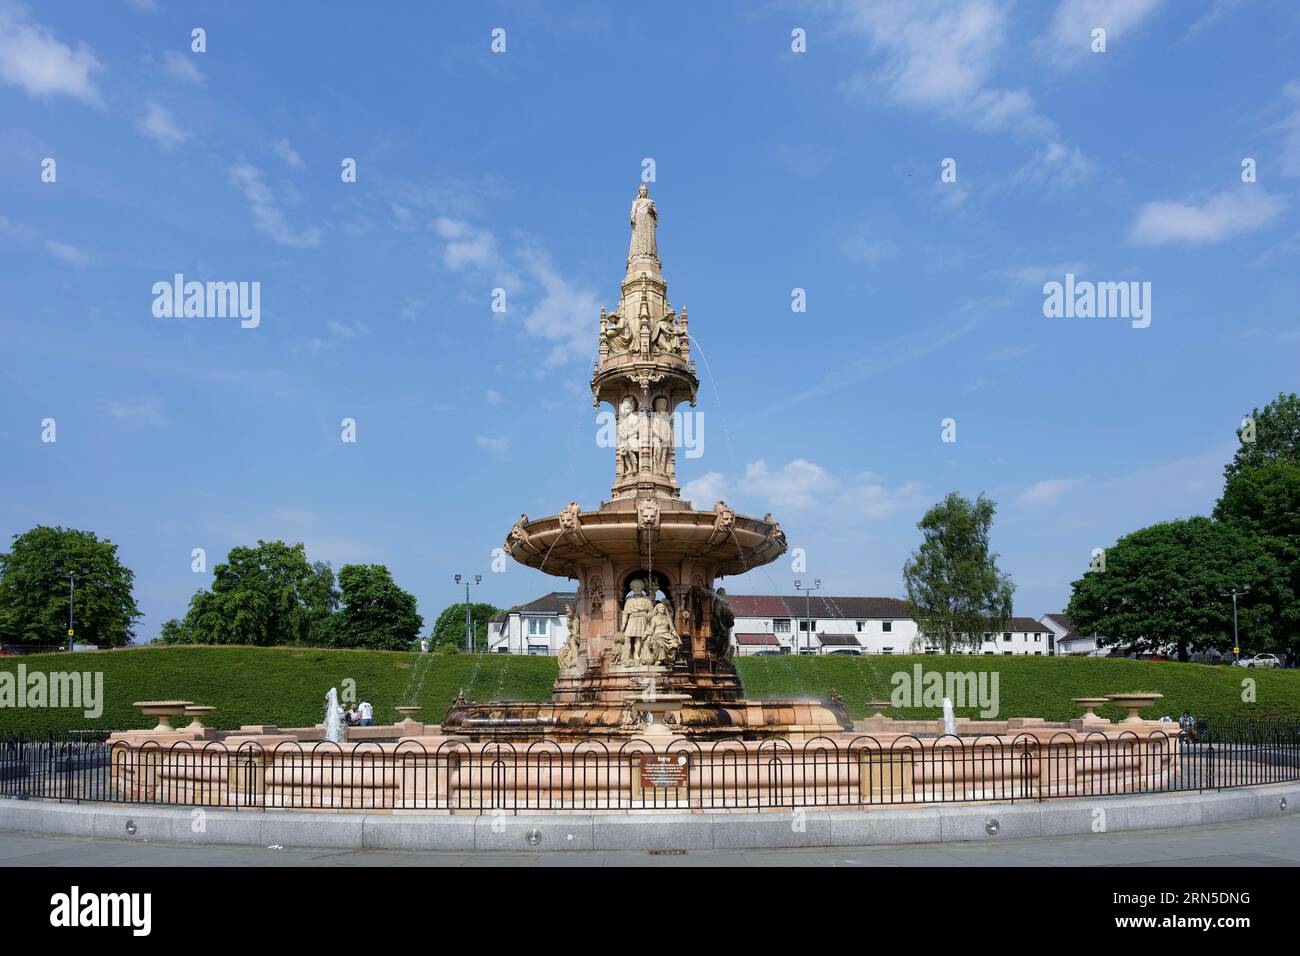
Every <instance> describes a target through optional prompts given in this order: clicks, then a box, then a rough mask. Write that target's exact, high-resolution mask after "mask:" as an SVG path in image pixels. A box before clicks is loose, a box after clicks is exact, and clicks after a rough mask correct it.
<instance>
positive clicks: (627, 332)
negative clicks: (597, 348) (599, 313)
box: [601, 312, 637, 355]
mask: <svg viewBox="0 0 1300 956" xmlns="http://www.w3.org/2000/svg"><path fill="white" fill-rule="evenodd" d="M601 335H602V336H603V341H604V344H605V345H607V346H608V347H609V354H611V355H623V354H626V353H627V352H630V351H632V346H633V345H635V344H636V340H637V337H636V333H635V332H634V331H633V329H632V323H631V322H629V321H628V320H627V317H626V316H623V315H620V314H619V313H617V312H615V313H613V314H612V315H610V316H608V317H607V318H606V319H604V320H603V321H602V323H601Z"/></svg>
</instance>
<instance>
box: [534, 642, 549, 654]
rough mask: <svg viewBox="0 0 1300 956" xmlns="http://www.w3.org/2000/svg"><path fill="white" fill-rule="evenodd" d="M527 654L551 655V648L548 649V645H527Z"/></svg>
mask: <svg viewBox="0 0 1300 956" xmlns="http://www.w3.org/2000/svg"><path fill="white" fill-rule="evenodd" d="M528 653H529V654H549V653H551V648H550V645H548V644H529V645H528Z"/></svg>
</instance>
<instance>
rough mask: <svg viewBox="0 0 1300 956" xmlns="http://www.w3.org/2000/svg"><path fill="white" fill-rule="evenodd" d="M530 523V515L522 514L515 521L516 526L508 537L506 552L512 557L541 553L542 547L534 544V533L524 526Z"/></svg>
mask: <svg viewBox="0 0 1300 956" xmlns="http://www.w3.org/2000/svg"><path fill="white" fill-rule="evenodd" d="M526 524H528V515H520V516H519V520H518V521H516V522H515V524H514V527H513V528H511V529H510V534H509V535H508V536H507V537H506V554H508V555H510V556H511V557H515V556H517V555H530V556H536V555H539V554H541V553H542V552H541V549H540V548H538V547H537V546H536V545H534V544H533V539H532V535H530V534H529V533H528V529H527V528H525V527H524V526H525V525H526Z"/></svg>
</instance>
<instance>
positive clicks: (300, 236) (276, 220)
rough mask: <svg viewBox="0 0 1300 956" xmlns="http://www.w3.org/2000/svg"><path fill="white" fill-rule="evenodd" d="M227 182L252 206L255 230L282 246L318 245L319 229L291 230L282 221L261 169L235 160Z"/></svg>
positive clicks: (280, 213) (283, 219)
mask: <svg viewBox="0 0 1300 956" xmlns="http://www.w3.org/2000/svg"><path fill="white" fill-rule="evenodd" d="M230 181H231V183H233V184H234V185H235V186H236V187H238V189H239V190H240V192H242V193H243V194H244V198H245V199H247V200H248V202H249V204H250V205H251V206H252V209H253V224H254V225H255V226H256V227H257V229H258V230H260V231H261V232H264V233H266V235H268V236H270V237H271V238H272V239H274V240H275V241H276V242H278V243H280V244H281V245H284V246H292V247H294V248H298V249H301V248H305V247H309V246H316V245H319V244H320V230H319V229H318V228H317V227H315V226H305V227H303V228H301V229H295V228H293V227H292V226H290V225H289V223H288V222H287V221H286V220H285V218H284V213H283V212H282V211H281V210H280V206H279V203H278V202H277V201H276V198H275V194H274V192H273V191H272V190H271V187H270V186H269V185H267V182H266V174H265V173H263V172H262V170H260V169H258V168H257V167H256V166H253V165H251V164H250V163H238V164H236V165H235V166H232V167H231V169H230Z"/></svg>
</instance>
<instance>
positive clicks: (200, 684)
mask: <svg viewBox="0 0 1300 956" xmlns="http://www.w3.org/2000/svg"><path fill="white" fill-rule="evenodd" d="M20 663H21V664H23V665H24V666H25V667H26V668H27V672H28V673H29V674H30V673H32V672H35V671H44V672H47V673H48V672H54V671H63V670H71V669H76V670H82V671H85V670H92V671H100V672H102V673H103V675H104V702H103V713H102V714H101V715H100V717H99V718H97V719H94V720H90V719H87V718H86V717H84V716H83V715H82V712H81V710H80V709H52V708H39V709H38V708H31V707H25V708H17V707H10V706H4V707H0V733H3V732H5V731H9V730H18V729H22V730H26V731H29V732H44V731H47V730H69V729H83V728H93V727H100V728H112V729H122V728H130V727H143V726H146V724H147V721H146V720H145V718H144V717H143V716H142V715H141V714H140V712H139V711H138V710H136V709H135V708H134V707H132V706H131V704H132V702H133V701H137V700H158V699H168V698H172V699H174V698H180V699H182V700H192V701H194V702H195V703H199V704H209V705H211V706H214V707H216V708H217V711H216V713H215V714H214V715H213V718H212V720H211V721H210V723H211V725H212V726H215V727H221V728H234V727H238V726H240V725H241V724H254V723H267V724H276V725H279V726H281V727H297V726H304V725H310V724H314V723H317V722H318V721H319V720H320V718H321V713H322V702H323V700H324V697H325V693H326V691H328V690H329V688H330V687H338V688H339V689H340V690H342V689H343V687H344V682H345V681H347V680H352V681H354V682H355V683H356V689H357V692H358V694H360V695H362V696H364V697H366V698H367V699H368V700H369V701H370V702H371V703H372V704H374V706H375V720H376V722H380V723H383V722H388V721H393V720H396V719H397V714H396V713H395V712H394V711H393V708H394V707H395V706H398V705H405V704H418V705H421V706H423V707H424V713H423V714H422V715H421V716H422V717H423V719H424V720H426V721H430V722H436V721H439V720H441V719H442V716H443V714H445V713H446V710H447V706H448V705H449V704H450V703H451V701H452V699H453V698H454V697H455V696H456V692H457V690H459V689H461V688H464V689H465V694H466V696H467V697H469V698H470V699H471V700H545V699H547V698H548V697H549V696H550V692H551V683H552V682H553V681H554V680H555V675H556V666H555V659H554V658H551V657H526V656H513V655H504V654H503V655H473V656H470V655H452V656H448V657H444V656H442V655H437V654H425V655H420V654H406V653H393V652H383V651H334V650H319V649H315V648H290V647H273V648H262V647H140V648H130V649H125V650H115V651H103V652H98V653H85V654H75V655H71V654H49V655H32V656H29V657H3V658H0V672H3V671H10V672H14V671H16V670H17V668H18V665H19V664H20ZM917 663H919V664H921V665H922V666H923V667H924V668H925V669H926V671H939V672H945V671H948V670H952V671H959V672H967V671H977V672H979V671H989V672H992V673H996V674H997V675H998V681H999V687H998V690H999V697H1000V713H999V716H1000V717H1016V716H1026V717H1029V716H1035V717H1046V718H1047V719H1049V720H1065V719H1068V718H1070V717H1075V716H1077V715H1078V713H1079V711H1078V710H1077V709H1076V708H1075V707H1074V705H1072V704H1071V703H1070V698H1071V697H1088V696H1104V695H1105V694H1113V693H1120V692H1123V691H1157V692H1159V693H1162V694H1164V695H1165V699H1164V700H1162V701H1160V702H1159V703H1158V705H1157V706H1156V707H1153V708H1151V709H1150V710H1149V711H1147V712H1146V713H1145V714H1144V716H1147V717H1158V716H1162V715H1164V714H1169V715H1170V716H1173V717H1176V716H1177V715H1178V714H1180V713H1182V709H1183V708H1184V707H1190V708H1191V710H1192V713H1194V714H1195V715H1196V716H1197V717H1208V718H1211V719H1220V720H1221V719H1224V718H1227V717H1232V716H1237V717H1245V716H1259V717H1287V718H1292V719H1295V718H1300V671H1295V670H1289V671H1269V670H1245V669H1242V668H1235V667H1222V666H1219V667H1212V666H1208V665H1201V664H1176V663H1168V662H1157V661H1123V660H1115V661H1112V660H1099V659H1091V658H1077V657H1076V658H1050V657H1004V656H999V657H983V656H980V657H973V656H953V657H942V656H928V657H919V656H909V655H896V656H890V657H881V656H871V657H866V656H864V657H851V656H847V655H833V656H831V655H827V656H818V657H797V658H791V657H745V658H738V659H737V661H736V665H737V668H738V669H739V671H740V675H741V679H742V680H743V681H744V686H745V693H746V696H749V697H751V698H755V699H762V698H790V697H795V698H798V697H804V698H824V697H826V696H828V695H829V693H830V690H831V688H835V689H836V690H838V691H839V693H840V696H841V697H843V698H844V701H845V704H846V705H847V707H848V710H849V714H850V715H851V716H852V717H854V718H858V717H863V716H866V713H867V708H866V701H868V700H871V699H873V698H877V697H879V698H883V699H888V698H889V697H890V695H891V693H892V691H893V687H894V684H893V683H892V681H891V677H892V675H893V674H895V673H898V672H904V673H905V674H907V675H908V679H909V680H910V679H911V673H912V668H913V665H915V664H917ZM1246 679H1253V680H1254V681H1256V682H1257V683H1256V702H1255V703H1246V702H1243V701H1242V693H1243V688H1242V681H1243V680H1246ZM975 711H976V708H974V707H966V708H958V710H957V713H958V715H959V716H967V717H973V716H975V715H976V714H975ZM891 713H893V714H894V715H895V716H900V717H903V716H906V717H937V716H938V712H937V711H935V710H927V709H923V708H911V709H908V710H901V711H891ZM1100 713H1102V714H1104V715H1105V716H1109V717H1112V718H1117V717H1122V716H1123V712H1122V711H1120V710H1118V709H1117V708H1112V707H1104V708H1102V709H1101V711H1100Z"/></svg>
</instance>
